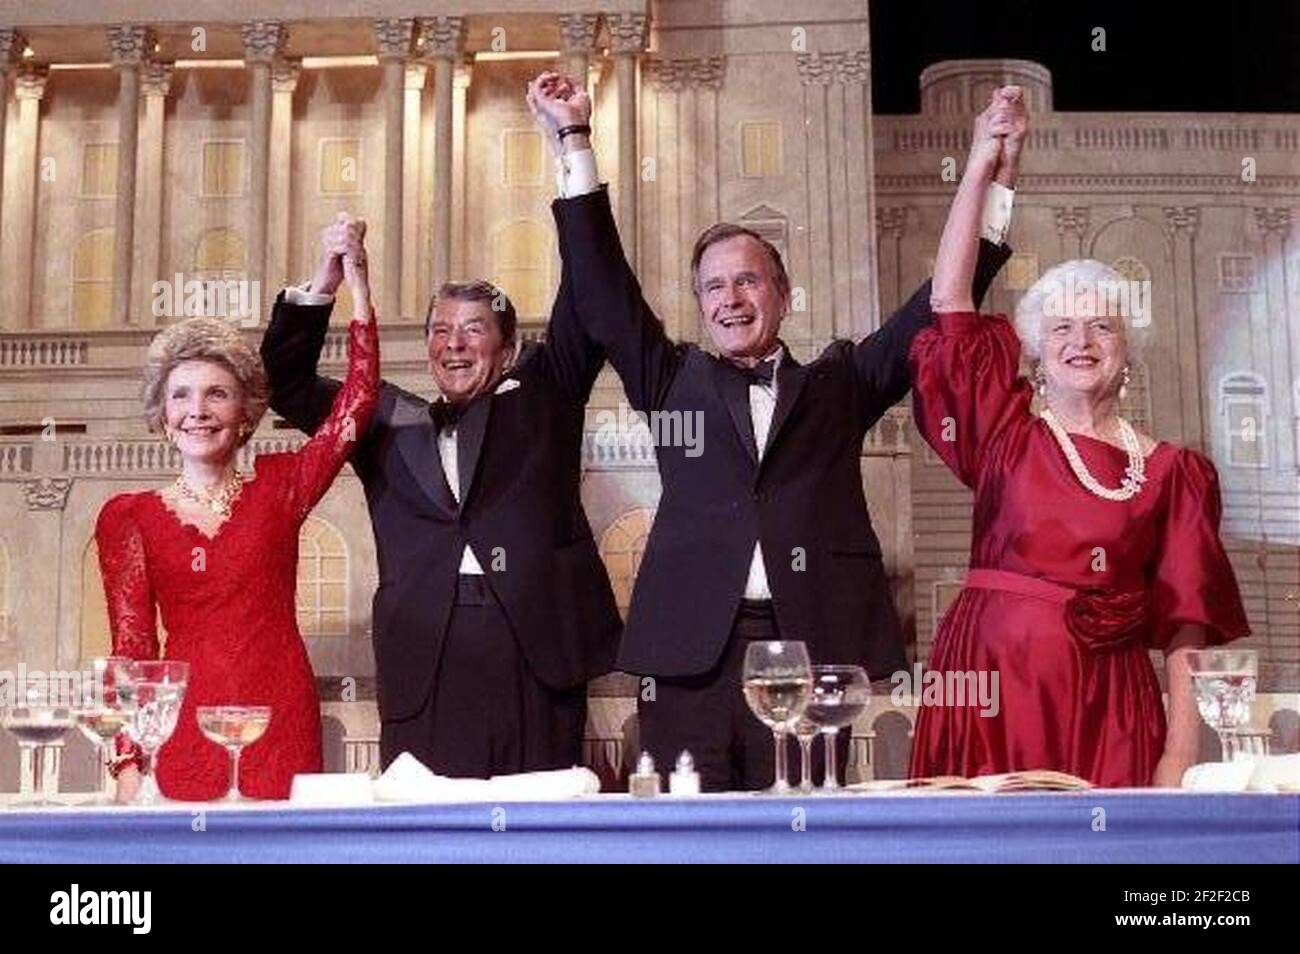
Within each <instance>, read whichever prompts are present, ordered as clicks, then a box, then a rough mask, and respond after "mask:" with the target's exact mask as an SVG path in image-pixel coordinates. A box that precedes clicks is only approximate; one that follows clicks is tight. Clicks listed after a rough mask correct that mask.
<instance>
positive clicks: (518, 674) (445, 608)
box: [262, 215, 620, 777]
mask: <svg viewBox="0 0 1300 954" xmlns="http://www.w3.org/2000/svg"><path fill="white" fill-rule="evenodd" d="M363 231H364V226H363V225H362V224H361V223H357V222H354V221H352V220H350V219H348V218H347V217H346V216H342V215H341V216H340V217H339V220H338V221H337V222H336V223H334V225H332V226H330V227H329V228H327V229H326V230H325V233H324V235H323V239H322V255H321V262H320V267H319V268H318V270H317V273H316V276H315V278H314V279H313V280H312V281H311V282H310V283H309V284H308V285H306V286H304V287H302V288H288V289H285V291H284V292H282V293H281V295H280V296H279V297H278V298H277V300H276V303H275V308H274V311H273V313H272V316H271V323H270V326H269V327H268V329H267V332H266V335H265V337H264V339H263V341H262V358H263V361H264V362H265V364H266V369H267V373H268V376H269V378H270V382H271V389H272V397H271V406H272V407H273V408H274V409H275V411H276V412H277V413H279V414H282V415H283V416H284V417H285V418H287V419H288V420H289V421H290V422H291V423H292V424H293V425H294V426H295V427H298V428H300V429H301V430H303V431H307V432H309V433H310V432H312V431H314V430H315V429H316V427H317V426H319V424H320V422H321V421H322V420H323V419H324V416H325V414H326V412H327V411H328V409H329V407H330V405H331V403H332V401H333V396H334V393H335V392H336V390H337V389H338V387H339V384H338V382H337V381H334V380H331V379H329V378H326V377H322V376H320V375H319V374H318V373H317V363H318V361H319V359H320V352H321V346H322V344H323V343H324V340H325V333H326V330H327V327H328V324H329V316H330V311H331V310H332V308H333V302H334V298H333V295H334V292H335V290H336V289H337V288H338V285H339V282H340V281H341V279H342V271H341V261H342V256H343V255H345V254H347V253H348V251H349V249H352V248H354V247H355V246H356V244H357V242H358V240H359V238H360V235H361V234H363ZM425 339H426V344H427V350H428V360H429V371H430V374H431V375H432V378H433V383H434V384H436V385H437V388H438V391H439V392H440V395H441V396H440V397H439V398H438V399H437V400H435V401H432V402H430V401H428V400H426V399H425V398H423V397H421V396H419V395H416V394H412V393H410V392H408V391H405V390H403V389H402V388H399V387H397V386H396V385H393V384H391V383H388V382H386V381H385V382H383V384H382V387H381V391H380V399H379V407H378V408H377V410H376V411H375V415H374V418H373V420H372V422H371V424H370V426H369V428H368V429H367V431H366V432H365V434H363V435H359V436H358V437H359V439H358V442H357V444H358V446H357V449H356V451H355V452H354V454H353V457H352V464H353V467H354V468H355V470H356V473H357V476H358V477H360V478H361V482H362V485H363V486H364V488H365V493H366V501H367V504H368V505H369V508H370V517H371V523H372V525H373V527H374V533H375V544H376V549H377V552H378V560H379V588H378V591H377V592H376V593H375V598H374V615H373V623H374V649H375V668H376V672H377V677H378V685H379V693H378V694H379V714H380V720H381V725H382V728H381V736H380V748H381V751H382V757H383V761H384V764H385V765H387V764H388V763H389V762H391V761H392V759H393V758H395V757H396V756H397V755H398V754H399V753H401V752H403V751H407V752H411V753H412V754H413V755H415V756H416V757H417V758H419V759H420V761H422V762H423V763H424V764H425V765H427V766H428V767H429V768H430V769H432V770H433V771H435V772H437V773H439V774H442V775H452V776H476V777H487V776H491V775H499V774H504V773H510V772H522V771H532V770H540V769H552V768H567V767H569V766H571V765H575V764H578V763H580V762H581V760H582V737H583V730H584V728H585V725H586V711H587V696H586V690H587V682H588V680H590V679H592V678H594V677H596V676H598V675H601V674H603V673H605V672H608V671H609V669H610V667H611V663H612V659H613V655H614V649H615V646H616V644H617V639H618V632H619V627H620V621H619V617H618V610H617V608H616V606H615V602H614V594H613V591H612V589H611V588H610V584H609V577H608V576H607V575H606V572H605V568H604V565H603V564H602V563H601V560H600V556H599V554H598V553H597V551H596V544H595V541H594V540H593V539H592V534H591V527H590V526H589V525H588V523H587V517H586V514H585V512H584V511H583V508H582V503H581V500H580V498H579V494H578V489H579V483H580V476H581V474H580V468H581V453H582V431H583V408H584V405H585V404H586V402H587V397H588V395H589V394H590V392H591V387H592V385H593V383H594V382H595V379H596V375H597V373H598V372H599V370H600V366H601V364H602V362H603V355H602V353H601V351H600V349H599V348H597V347H596V346H595V345H594V344H593V343H592V341H591V340H590V339H589V338H588V337H587V336H586V335H585V334H584V333H583V332H582V330H581V328H580V327H579V325H578V323H577V319H576V316H575V313H574V310H573V302H572V293H571V285H570V282H569V279H568V274H567V269H566V270H565V272H564V273H563V274H562V276H561V281H560V288H559V291H558V293H557V295H556V299H555V304H554V307H553V310H552V312H551V321H550V325H549V326H548V335H547V339H546V341H545V342H544V343H542V344H537V345H530V346H527V347H522V348H521V347H520V346H519V340H518V329H517V321H516V315H515V309H514V306H513V305H512V304H511V303H510V299H509V298H508V297H506V295H505V293H504V292H502V291H501V290H500V289H498V288H495V287H494V286H492V285H490V284H489V283H487V282H481V281H479V282H465V283H449V284H445V285H443V286H442V287H441V288H440V289H439V290H438V293H437V295H436V296H435V297H434V300H433V302H432V303H431V304H430V306H429V311H428V314H427V317H426V319H425Z"/></svg>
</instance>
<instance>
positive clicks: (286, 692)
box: [95, 224, 379, 800]
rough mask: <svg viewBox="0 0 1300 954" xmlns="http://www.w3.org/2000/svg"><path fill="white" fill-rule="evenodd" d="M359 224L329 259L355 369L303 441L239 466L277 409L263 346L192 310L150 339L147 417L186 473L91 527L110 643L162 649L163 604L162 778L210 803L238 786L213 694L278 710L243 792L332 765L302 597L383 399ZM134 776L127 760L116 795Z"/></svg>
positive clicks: (337, 240) (163, 785) (249, 763)
mask: <svg viewBox="0 0 1300 954" xmlns="http://www.w3.org/2000/svg"><path fill="white" fill-rule="evenodd" d="M359 234H360V233H359V232H357V231H354V232H352V233H347V232H345V230H344V227H343V226H342V225H339V224H336V225H335V226H332V227H331V229H327V230H326V241H327V245H326V256H327V257H328V256H331V255H332V256H333V267H335V268H340V269H342V271H343V273H344V275H345V277H346V280H347V281H348V283H349V286H350V288H351V291H352V297H353V301H354V302H356V303H357V305H356V311H355V313H354V316H353V318H352V321H351V324H350V326H349V328H348V372H347V378H346V380H345V381H344V383H343V386H342V387H341V388H340V390H339V392H338V395H337V397H336V398H335V400H334V405H333V410H332V412H331V414H330V417H329V419H328V420H327V421H326V422H325V423H324V424H323V425H322V426H321V428H320V430H318V431H317V432H316V433H315V435H314V436H313V437H312V438H311V439H310V440H309V441H308V442H307V443H306V444H305V445H304V446H303V447H302V448H301V449H300V450H298V451H297V452H296V453H287V454H266V455H262V456H259V457H258V458H257V461H256V473H255V475H254V474H241V473H239V472H238V471H237V470H236V454H237V451H238V449H239V448H240V447H241V446H242V445H243V444H244V443H245V442H246V441H247V440H248V438H249V437H250V436H251V435H252V433H253V431H254V429H255V428H256V426H257V422H258V420H259V419H260V418H261V416H262V414H263V413H264V412H265V410H266V406H267V384H266V376H265V372H264V371H263V369H262V366H261V360H260V358H258V356H257V354H256V352H254V351H253V350H252V349H251V348H249V347H248V345H247V344H246V343H245V342H244V340H243V338H242V337H241V336H240V334H239V331H238V330H237V329H236V328H235V327H234V326H232V325H231V324H230V323H229V322H228V321H225V320H223V319H217V318H193V319H189V320H186V321H182V322H180V323H178V324H176V325H173V326H172V327H170V328H168V329H167V330H165V331H163V332H161V333H160V334H159V335H158V336H157V337H156V338H155V339H154V341H153V343H152V344H151V345H150V348H149V357H148V363H147V365H146V369H145V382H146V383H145V405H146V412H145V416H146V420H147V421H148V423H149V425H150V427H151V429H154V430H159V429H161V430H163V431H164V432H165V433H166V435H167V437H168V439H169V440H170V441H171V442H172V444H173V445H175V447H176V448H177V449H178V450H179V451H180V455H181V475H180V477H179V478H177V480H176V482H175V483H174V484H172V485H170V486H168V487H166V488H164V489H162V490H146V491H141V492H138V493H125V494H119V495H117V496H116V497H113V498H112V499H111V500H109V501H108V502H107V503H106V504H105V505H104V508H103V510H102V511H101V512H100V515H99V521H98V524H97V526H96V529H95V539H96V541H97V542H98V545H99V559H100V568H101V570H102V574H103V579H104V590H105V593H106V595H107V597H108V613H109V622H110V625H111V627H112V632H113V651H114V653H115V654H116V655H120V656H129V657H132V658H136V659H156V658H158V657H159V642H158V636H157V631H156V628H155V623H154V620H155V608H156V609H157V611H158V613H159V614H160V615H161V619H162V625H163V627H164V629H165V630H166V632H167V640H166V658H167V659H177V660H184V661H186V662H188V663H189V665H190V670H189V684H188V687H187V689H186V692H185V697H184V701H183V705H182V708H181V713H180V718H179V720H178V722H177V725H176V731H175V732H174V734H173V735H172V737H171V739H170V740H169V741H168V742H167V743H166V744H165V745H164V746H163V747H162V748H161V749H160V750H159V752H158V763H157V767H156V769H157V779H158V784H159V787H160V789H161V790H162V793H163V794H164V795H166V796H167V797H169V798H179V799H193V800H209V799H215V798H219V797H220V796H221V795H223V794H224V793H225V791H226V790H227V788H228V786H229V772H230V759H229V757H228V756H227V754H226V752H225V750H224V749H222V748H221V747H220V746H218V745H217V744H215V743H213V742H211V741H209V740H208V739H206V738H205V737H204V736H203V734H202V733H201V732H200V731H199V727H198V723H197V721H196V719H195V708H196V707H197V706H202V705H269V706H270V707H271V709H272V712H271V723H270V726H269V727H268V729H267V731H266V734H265V735H264V736H263V737H262V738H261V739H260V740H259V741H257V742H255V743H253V744H252V745H250V746H249V747H248V748H247V749H246V750H245V751H244V753H243V756H242V759H241V761H240V771H239V782H240V790H241V791H242V792H243V793H244V794H245V795H248V796H252V797H255V798H285V797H287V796H288V794H289V786H290V783H291V782H292V781H293V777H294V775H295V774H297V773H299V772H319V771H320V770H321V728H320V706H319V702H318V700H317V697H316V687H315V681H314V678H313V675H312V670H311V664H310V662H309V661H308V658H307V651H306V648H305V646H304V645H303V641H302V636H301V635H300V634H299V632H298V626H297V621H296V612H295V605H294V591H295V585H296V579H297V569H298V530H299V527H300V526H301V525H302V523H303V521H304V520H305V519H306V518H307V515H308V513H309V512H310V511H311V509H312V507H314V506H315V505H316V502H317V501H318V500H320V498H321V497H322V496H324V494H325V492H326V490H328V489H329V486H330V484H331V483H332V482H333V480H334V478H335V476H336V475H337V474H338V472H339V470H340V469H341V468H342V466H343V464H344V462H345V461H346V460H347V458H348V456H349V454H350V453H351V452H352V449H353V447H354V446H355V444H356V441H357V439H358V438H359V437H360V436H361V435H362V434H363V433H364V431H365V428H366V425H367V424H368V422H369V420H370V416H371V413H372V411H373V410H374V406H375V402H376V399H377V394H378V384H379V344H378V335H377V332H376V329H375V322H374V318H373V313H372V310H371V306H370V294H369V285H368V281H367V278H366V268H365V254H364V247H363V246H362V245H361V244H360V242H359V237H358V236H359ZM349 240H353V244H352V245H345V244H344V243H346V242H347V241H349ZM330 242H333V243H334V244H335V246H336V247H333V248H332V247H331V245H330V244H329V243H330ZM343 247H346V248H347V249H348V251H347V254H346V255H344V254H343V252H342V250H341V249H342V248H343ZM120 747H121V746H119V748H120ZM137 782H138V779H137V778H136V776H135V769H134V768H128V769H127V770H126V772H124V773H123V774H122V776H121V777H120V778H119V798H123V797H128V796H129V795H130V793H131V792H132V791H134V788H135V787H136V784H137Z"/></svg>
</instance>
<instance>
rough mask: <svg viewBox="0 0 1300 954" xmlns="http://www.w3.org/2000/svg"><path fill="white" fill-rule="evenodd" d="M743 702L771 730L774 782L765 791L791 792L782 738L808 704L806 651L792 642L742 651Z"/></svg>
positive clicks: (763, 643) (751, 646) (764, 644)
mask: <svg viewBox="0 0 1300 954" xmlns="http://www.w3.org/2000/svg"><path fill="white" fill-rule="evenodd" d="M742 678H743V680H744V693H745V701H746V702H747V703H749V708H750V710H751V711H752V712H753V713H754V715H756V716H758V718H759V720H760V721H761V722H763V723H764V724H765V725H767V726H768V727H769V728H771V730H772V737H773V740H774V744H775V746H776V772H775V775H776V778H775V780H774V781H773V783H772V787H771V788H769V789H768V790H767V791H768V792H769V793H770V794H773V795H784V794H787V793H788V792H789V791H790V782H789V780H788V779H787V771H786V764H785V737H786V735H787V734H789V733H790V732H791V730H793V729H794V725H795V723H796V722H798V721H799V716H801V715H803V710H804V706H806V705H807V704H808V695H809V692H810V690H811V688H812V673H811V671H810V669H809V664H808V647H807V646H805V645H804V644H803V643H800V642H795V641H791V640H770V641H769V640H756V641H755V642H752V643H750V644H749V646H748V648H746V650H745V667H744V671H743V676H742Z"/></svg>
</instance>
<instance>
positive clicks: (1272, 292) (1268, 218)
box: [1252, 207, 1300, 474]
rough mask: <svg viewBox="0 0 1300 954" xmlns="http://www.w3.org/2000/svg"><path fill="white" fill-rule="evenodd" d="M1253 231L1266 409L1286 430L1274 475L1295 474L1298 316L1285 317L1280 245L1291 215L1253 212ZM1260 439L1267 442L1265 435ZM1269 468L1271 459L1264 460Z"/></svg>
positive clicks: (1299, 432) (1299, 443)
mask: <svg viewBox="0 0 1300 954" xmlns="http://www.w3.org/2000/svg"><path fill="white" fill-rule="evenodd" d="M1252 211H1253V213H1254V216H1255V226H1256V227H1257V228H1258V229H1259V233H1260V237H1261V238H1263V240H1264V262H1263V271H1264V274H1263V279H1264V288H1265V290H1266V294H1265V301H1266V302H1267V304H1266V306H1265V307H1266V308H1267V309H1268V327H1269V331H1270V337H1269V342H1268V350H1269V354H1270V355H1271V356H1272V366H1271V367H1269V368H1268V373H1267V377H1268V378H1269V380H1270V381H1276V382H1277V384H1275V385H1274V386H1273V388H1272V389H1270V393H1269V400H1270V402H1271V403H1272V405H1273V407H1272V409H1271V411H1272V413H1273V415H1274V416H1275V418H1276V419H1277V420H1285V421H1287V424H1288V426H1287V427H1286V429H1285V430H1284V431H1283V433H1282V434H1281V435H1280V438H1281V439H1280V440H1277V441H1275V442H1273V448H1274V449H1275V450H1276V451H1277V453H1278V455H1279V456H1278V463H1277V464H1276V465H1275V466H1276V470H1277V472H1278V473H1284V472H1285V471H1286V470H1287V469H1290V471H1291V473H1292V474H1295V473H1297V472H1300V471H1298V468H1300V316H1296V315H1291V314H1289V311H1290V305H1289V302H1290V301H1291V297H1290V294H1288V292H1289V291H1290V290H1289V289H1288V288H1287V274H1286V272H1287V269H1286V262H1287V258H1286V240H1287V237H1288V236H1289V235H1290V234H1291V218H1292V212H1291V210H1290V209H1289V208H1286V207H1278V208H1258V207H1257V208H1255V209H1253V210H1252ZM1264 438H1265V439H1266V440H1267V439H1268V435H1267V434H1265V435H1264ZM1269 459H1270V462H1271V461H1272V458H1271V457H1270V458H1269Z"/></svg>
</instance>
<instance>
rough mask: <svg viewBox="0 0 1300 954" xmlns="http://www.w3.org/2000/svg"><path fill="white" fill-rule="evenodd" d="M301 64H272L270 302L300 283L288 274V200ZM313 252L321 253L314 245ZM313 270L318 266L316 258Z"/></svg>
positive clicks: (267, 291) (268, 237)
mask: <svg viewBox="0 0 1300 954" xmlns="http://www.w3.org/2000/svg"><path fill="white" fill-rule="evenodd" d="M301 72H302V63H301V62H300V61H299V60H293V59H284V58H280V59H277V60H276V61H275V62H274V63H272V64H271V148H270V152H269V153H268V156H267V165H268V171H267V182H268V185H267V196H266V251H267V266H266V267H267V272H266V282H267V285H266V288H265V289H264V291H263V295H264V296H265V300H267V301H270V300H271V299H272V298H273V297H274V296H275V295H277V294H279V291H280V289H281V288H282V287H284V286H285V285H287V284H288V283H289V282H292V281H295V280H297V281H301V280H302V279H301V277H300V276H298V275H292V274H290V273H289V250H290V248H292V246H293V242H292V239H291V237H290V235H289V204H290V203H289V197H290V192H291V190H292V188H293V94H294V90H296V89H297V88H298V76H299V74H301ZM312 251H313V253H315V252H316V251H318V249H316V248H315V247H314V246H313V249H312ZM310 265H311V267H313V268H314V267H315V265H316V262H315V259H314V258H313V259H312V260H311V262H310Z"/></svg>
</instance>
